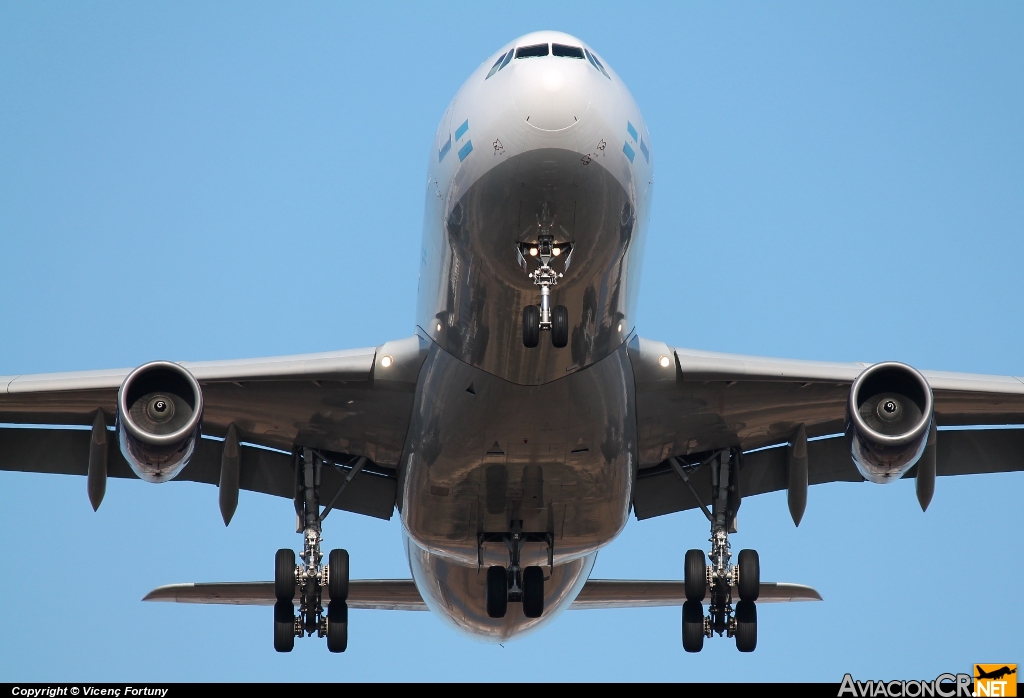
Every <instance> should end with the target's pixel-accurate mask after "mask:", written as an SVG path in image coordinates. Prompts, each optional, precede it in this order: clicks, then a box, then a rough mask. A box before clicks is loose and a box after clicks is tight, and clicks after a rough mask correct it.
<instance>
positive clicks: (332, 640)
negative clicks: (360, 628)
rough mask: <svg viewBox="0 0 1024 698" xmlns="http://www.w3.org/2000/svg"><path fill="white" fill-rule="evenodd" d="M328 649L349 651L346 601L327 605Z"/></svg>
mask: <svg viewBox="0 0 1024 698" xmlns="http://www.w3.org/2000/svg"><path fill="white" fill-rule="evenodd" d="M334 552H338V551H334ZM327 649H328V650H330V651H331V652H344V651H345V650H346V649H348V604H347V603H345V602H344V601H331V602H330V603H329V604H328V605H327Z"/></svg>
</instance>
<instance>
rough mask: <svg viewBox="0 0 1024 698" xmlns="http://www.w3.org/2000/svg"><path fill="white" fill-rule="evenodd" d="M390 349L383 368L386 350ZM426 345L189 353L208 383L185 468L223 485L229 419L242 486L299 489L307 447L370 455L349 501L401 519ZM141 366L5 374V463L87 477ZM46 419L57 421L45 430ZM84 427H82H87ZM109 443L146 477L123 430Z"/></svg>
mask: <svg viewBox="0 0 1024 698" xmlns="http://www.w3.org/2000/svg"><path fill="white" fill-rule="evenodd" d="M384 356H388V357H389V358H390V359H391V360H390V361H389V362H387V363H388V364H389V365H388V366H387V367H386V368H385V367H382V366H381V365H380V364H379V363H378V361H377V358H378V357H384ZM425 356H426V343H425V341H424V340H423V339H422V338H420V337H418V336H413V337H409V338H407V339H404V340H398V341H394V342H388V343H386V344H384V345H382V346H380V347H375V348H368V349H352V350H347V351H340V352H328V353H323V354H306V355H298V356H282V357H273V358H264V359H247V360H241V361H209V362H181V364H180V365H181V366H183V367H185V368H187V369H188V370H189V372H191V373H192V375H193V376H195V378H196V379H197V380H198V381H199V384H200V386H201V388H202V391H203V402H204V411H203V420H202V433H203V436H204V438H203V439H201V440H200V442H199V443H198V445H197V447H196V452H195V454H194V455H193V457H192V460H191V461H190V463H189V465H188V466H187V467H186V468H185V469H184V470H183V471H182V472H181V474H180V475H179V476H178V479H180V480H192V481H196V482H207V483H211V484H217V483H218V482H219V479H220V468H221V451H222V449H223V445H222V444H221V443H219V441H218V440H217V439H221V440H222V439H223V438H224V436H225V435H226V434H227V431H228V427H229V425H231V424H234V425H235V429H236V431H237V434H238V439H239V441H240V442H242V446H241V449H240V451H241V453H240V456H241V466H240V473H239V477H240V485H241V488H242V489H248V490H253V491H257V492H264V493H267V494H273V495H279V496H283V497H287V498H289V499H291V498H292V497H293V496H294V493H295V479H294V473H293V466H292V458H291V455H290V454H291V452H292V450H293V449H294V448H295V446H296V445H298V446H304V447H309V448H315V449H319V450H322V451H325V452H329V453H332V454H335V455H336V456H337V458H336V459H335V460H337V461H338V462H341V463H345V462H352V461H354V460H355V459H357V458H360V457H362V458H366V459H367V465H366V466H365V467H364V468H363V470H362V472H363V473H366V476H360V477H357V478H355V479H354V480H352V483H351V485H350V486H349V487H347V488H346V489H345V491H344V493H343V496H342V497H341V499H340V500H339V502H338V503H337V504H336V505H335V506H337V507H338V508H341V509H347V510H349V511H356V512H358V513H364V514H369V515H372V516H378V517H381V518H389V517H390V516H391V512H392V511H393V509H394V502H395V493H396V472H397V466H398V459H399V457H400V455H401V452H402V448H403V446H404V443H405V436H406V432H407V431H408V427H409V416H410V414H411V411H412V401H413V397H414V393H415V387H416V379H417V376H418V374H419V369H420V366H421V365H422V363H423V360H424V358H425ZM130 371H131V369H114V370H106V371H87V372H77V373H57V374H43V375H29V376H13V377H0V423H2V424H4V426H5V428H3V429H0V469H3V470H21V471H28V472H42V473H62V474H75V475H85V474H86V472H87V470H88V460H89V441H90V432H89V431H83V430H81V429H82V428H83V427H88V426H89V425H91V424H92V423H93V418H94V416H95V414H96V411H97V410H99V409H102V410H103V411H104V413H105V416H106V421H107V424H108V428H109V427H112V426H113V424H114V415H115V414H116V399H117V391H118V388H119V387H120V385H121V383H122V381H123V380H124V378H125V377H126V376H127V375H128V373H129V372H130ZM40 425H53V426H52V427H50V428H40ZM76 428H77V429H76ZM107 442H108V462H109V465H108V475H109V476H112V477H135V475H134V474H133V472H132V470H131V468H130V467H129V466H128V463H127V462H126V461H125V460H124V458H123V456H121V453H120V450H119V448H118V446H117V440H116V439H114V438H111V439H107ZM345 476H346V471H345V469H344V468H343V467H340V468H336V469H331V470H325V472H324V482H323V487H324V491H325V492H327V493H330V492H332V491H334V490H335V488H336V487H340V486H341V483H342V482H343V480H344V478H345Z"/></svg>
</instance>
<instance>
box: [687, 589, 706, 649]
mask: <svg viewBox="0 0 1024 698" xmlns="http://www.w3.org/2000/svg"><path fill="white" fill-rule="evenodd" d="M683 649H684V650H686V651H687V652H700V651H701V650H702V649H704V606H702V605H701V603H700V602H699V601H687V602H686V603H684V604H683Z"/></svg>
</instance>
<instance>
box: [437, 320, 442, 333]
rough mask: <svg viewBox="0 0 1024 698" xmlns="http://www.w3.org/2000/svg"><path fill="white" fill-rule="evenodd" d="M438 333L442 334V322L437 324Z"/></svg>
mask: <svg viewBox="0 0 1024 698" xmlns="http://www.w3.org/2000/svg"><path fill="white" fill-rule="evenodd" d="M437 331H438V332H440V331H441V323H440V322H439V323H437Z"/></svg>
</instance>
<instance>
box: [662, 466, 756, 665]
mask: <svg viewBox="0 0 1024 698" xmlns="http://www.w3.org/2000/svg"><path fill="white" fill-rule="evenodd" d="M742 457H743V453H742V451H740V450H739V449H730V450H722V451H716V452H715V453H713V454H712V455H711V456H710V457H709V458H707V459H706V460H704V461H703V462H701V463H698V464H696V465H692V466H687V465H685V464H683V463H682V462H681V461H680V460H679V459H678V458H676V457H672V458H669V464H670V465H671V466H672V469H673V470H675V471H676V474H677V475H679V477H680V479H681V480H682V481H683V482H684V483H685V484H686V486H687V487H688V488H689V490H690V492H691V493H692V494H693V497H694V499H696V500H697V503H698V504H699V505H700V508H701V510H702V511H703V512H704V515H705V516H706V517H707V518H708V521H710V522H711V538H710V542H711V551H710V552H709V554H708V559H709V561H710V564H707V563H706V562H705V558H704V552H703V551H702V550H689V551H687V553H686V560H685V563H686V564H685V571H684V575H685V576H684V580H685V581H684V587H685V589H686V599H687V600H686V603H685V604H683V648H684V649H685V650H686V651H687V652H700V651H701V649H703V647H704V638H705V637H713V636H714V635H715V634H716V633H717V634H718V635H719V636H721V635H723V634H724V635H726V636H727V637H735V638H736V648H737V649H738V650H739V651H740V652H753V651H754V648H755V647H756V646H757V608H756V606H755V604H754V602H755V601H757V597H758V593H759V591H760V586H761V569H760V561H759V559H758V555H757V551H756V550H741V551H740V554H739V558H738V560H737V562H738V564H736V565H733V564H732V562H731V559H732V552H731V548H730V546H729V534H730V533H735V532H736V511H737V510H738V509H739V507H740V502H741V493H740V487H739V472H740V465H741V461H742ZM703 467H707V468H708V469H709V470H710V473H709V474H710V480H711V511H708V509H707V507H706V506H705V505H704V503H703V501H702V500H701V498H700V496H699V495H698V494H697V490H696V489H695V488H694V486H693V484H692V483H691V482H690V477H689V473H693V472H695V471H696V470H698V469H699V468H703ZM734 593H735V594H736V595H737V596H739V601H738V602H737V603H736V605H735V608H734V607H733V595H734ZM706 600H707V601H710V603H709V606H708V615H707V616H706V617H705V616H704V607H703V605H702V604H703V603H704V602H705V601H706Z"/></svg>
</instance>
